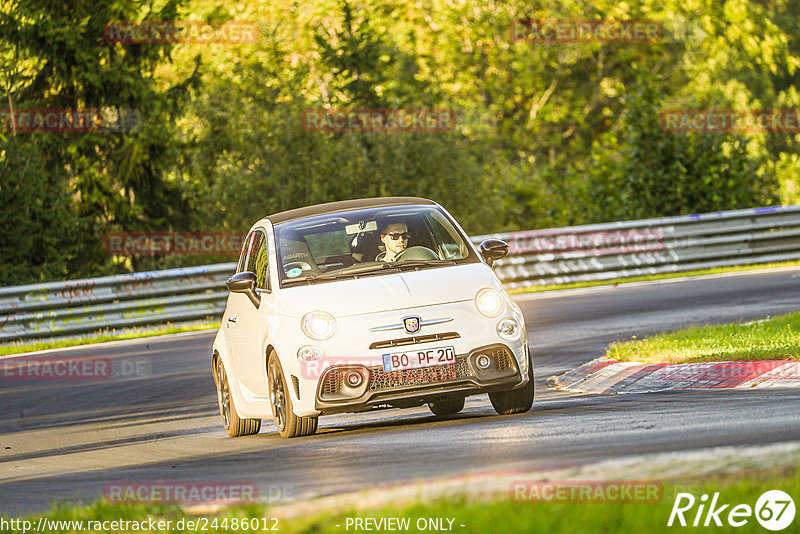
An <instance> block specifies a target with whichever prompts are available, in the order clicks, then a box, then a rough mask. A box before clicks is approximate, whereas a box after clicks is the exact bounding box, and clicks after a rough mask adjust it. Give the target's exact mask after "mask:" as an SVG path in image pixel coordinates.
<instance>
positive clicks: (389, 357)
mask: <svg viewBox="0 0 800 534" xmlns="http://www.w3.org/2000/svg"><path fill="white" fill-rule="evenodd" d="M451 363H456V350H455V348H453V347H439V348H436V349H425V350H409V351H406V352H395V353H394V354H384V355H383V370H384V371H386V372H390V371H402V370H403V369H419V368H421V367H434V366H436V365H449V364H451Z"/></svg>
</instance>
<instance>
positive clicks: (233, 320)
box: [228, 315, 236, 323]
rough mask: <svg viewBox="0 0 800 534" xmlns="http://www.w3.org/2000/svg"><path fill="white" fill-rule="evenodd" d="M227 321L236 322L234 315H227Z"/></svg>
mask: <svg viewBox="0 0 800 534" xmlns="http://www.w3.org/2000/svg"><path fill="white" fill-rule="evenodd" d="M228 322H229V323H235V322H236V316H235V315H232V316H230V317H228Z"/></svg>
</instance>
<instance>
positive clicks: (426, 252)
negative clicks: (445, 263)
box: [394, 246, 439, 261]
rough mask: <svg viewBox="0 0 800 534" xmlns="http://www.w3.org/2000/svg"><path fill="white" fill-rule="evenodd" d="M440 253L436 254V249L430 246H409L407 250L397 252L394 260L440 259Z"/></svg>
mask: <svg viewBox="0 0 800 534" xmlns="http://www.w3.org/2000/svg"><path fill="white" fill-rule="evenodd" d="M438 259H439V255H438V254H436V253H435V252H434V251H432V250H431V249H429V248H428V247H421V246H416V247H409V248H407V249H405V250H401V251H400V252H398V253H397V255H396V256H395V257H394V261H405V260H438Z"/></svg>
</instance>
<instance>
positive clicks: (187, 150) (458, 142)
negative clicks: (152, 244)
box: [0, 0, 800, 284]
mask: <svg viewBox="0 0 800 534" xmlns="http://www.w3.org/2000/svg"><path fill="white" fill-rule="evenodd" d="M798 12H800V0H775V1H773V2H770V3H768V5H767V4H764V5H762V3H757V2H754V1H753V0H728V1H724V2H714V1H711V0H689V1H686V0H684V1H681V2H678V1H675V0H667V1H666V2H663V1H660V2H656V1H654V0H636V1H635V2H632V3H623V4H619V3H615V2H608V1H605V0H602V1H596V2H594V3H593V5H592V6H587V5H585V4H584V3H579V2H572V1H567V2H564V3H560V4H559V5H550V4H544V3H539V2H533V3H531V2H529V1H527V0H525V1H522V0H513V1H511V2H499V1H498V2H496V1H492V0H487V1H484V2H469V1H467V0H424V1H421V2H406V1H405V0H365V1H363V2H358V1H355V0H308V1H305V2H296V1H292V0H250V1H248V2H233V1H230V0H223V1H219V0H213V1H212V0H166V1H164V0H162V1H160V2H158V1H156V2H147V3H145V2H140V1H137V0H64V1H61V2H47V1H44V0H2V2H0V87H2V101H3V102H4V104H3V105H0V107H3V108H4V109H5V110H9V109H10V110H14V109H52V108H78V109H81V108H98V109H107V108H112V109H117V110H123V111H124V110H135V111H136V113H137V114H138V115H137V126H136V127H135V128H133V129H131V130H125V131H92V132H24V131H15V129H14V128H13V127H9V124H8V123H7V121H6V122H4V123H3V124H4V130H3V131H0V253H1V254H2V256H3V261H2V262H0V283H3V284H16V283H25V282H36V281H44V280H55V279H66V278H76V277H82V276H90V275H99V274H107V273H114V272H124V271H128V270H141V269H148V268H161V267H168V266H173V265H180V264H195V263H197V262H198V261H201V262H213V261H222V260H224V259H225V258H220V257H199V256H185V257H176V256H156V257H136V258H132V259H129V258H124V257H113V256H109V255H107V254H106V253H105V251H104V250H103V246H102V240H103V236H104V235H105V234H106V233H108V232H111V231H173V230H174V231H188V230H219V231H227V232H243V231H245V230H246V229H247V228H248V227H249V225H250V224H251V223H252V222H253V221H254V220H255V219H256V218H258V217H260V216H262V215H264V214H267V213H269V212H274V211H279V210H283V209H289V208H293V207H297V206H302V205H308V204H312V203H317V202H326V201H332V200H340V199H348V198H358V197H365V196H377V195H395V194H398V195H420V196H425V197H429V198H433V199H435V200H438V201H439V202H441V203H442V204H443V205H444V206H445V207H447V208H448V209H449V210H450V211H451V212H452V213H453V214H454V215H455V216H456V217H457V218H458V220H459V221H460V222H462V224H463V225H464V226H465V228H466V229H467V231H468V232H470V233H473V234H477V233H484V232H493V231H504V230H513V229H526V228H541V227H552V226H560V225H573V224H583V223H593V222H602V221H610V220H621V219H632V218H640V217H651V216H662V215H676V214H685V213H695V212H703V211H712V210H721V209H732V208H741V207H750V206H756V205H768V204H776V203H779V202H783V203H793V202H797V201H798V196H800V190H798V180H797V176H798V168H800V159H799V158H800V136H798V135H797V133H796V132H760V133H759V132H755V133H752V132H739V133H702V132H696V133H685V132H674V131H666V130H665V129H664V128H662V125H661V124H660V123H659V112H661V111H662V110H665V109H736V110H739V109H753V110H757V109H798V108H800V92H798V87H799V85H798V82H799V81H800V79H799V78H800V73H798V66H800V21H799V20H798V18H797V16H796V14H797V13H798ZM187 19H196V20H203V21H208V22H210V23H214V24H218V23H222V22H224V21H229V20H238V21H246V22H255V23H257V25H258V39H257V41H256V42H254V43H244V44H226V43H215V44H200V43H195V44H192V43H179V44H122V43H115V42H108V41H107V40H106V39H104V28H106V25H107V24H109V23H110V22H111V21H120V20H130V21H167V20H187ZM522 19H532V20H626V19H637V20H638V19H646V20H651V21H657V22H659V23H661V24H662V25H663V28H664V38H663V39H660V40H658V41H655V42H599V41H579V42H553V43H542V42H533V41H530V40H513V39H512V38H511V31H510V28H511V25H512V23H513V22H514V21H517V20H522ZM326 107H327V108H334V109H378V108H387V109H399V108H435V109H448V110H453V112H454V113H455V114H457V117H458V119H457V121H456V126H455V128H454V129H452V130H450V131H444V132H441V131H431V132H391V131H389V132H353V131H350V132H346V131H345V132H343V131H310V130H309V129H307V128H304V126H303V117H304V112H305V111H307V110H309V109H321V108H326ZM12 126H13V125H12Z"/></svg>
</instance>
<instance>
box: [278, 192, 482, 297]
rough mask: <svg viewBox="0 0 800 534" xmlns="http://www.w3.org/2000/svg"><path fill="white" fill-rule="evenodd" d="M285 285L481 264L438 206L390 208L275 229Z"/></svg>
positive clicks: (286, 224) (333, 215)
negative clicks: (454, 265)
mask: <svg viewBox="0 0 800 534" xmlns="http://www.w3.org/2000/svg"><path fill="white" fill-rule="evenodd" d="M275 242H276V243H277V246H278V258H279V260H280V266H279V269H278V271H279V273H280V278H281V282H282V284H284V283H285V284H287V285H288V284H294V283H300V282H308V283H311V282H314V281H317V280H335V279H340V278H352V277H356V276H363V275H367V274H369V275H372V274H381V273H391V272H398V271H402V270H405V269H423V268H434V267H440V266H443V265H453V264H456V263H473V262H478V261H480V260H479V259H478V256H477V255H476V254H475V251H474V250H473V249H472V247H471V246H469V244H468V243H467V242H466V238H465V237H464V236H463V235H462V234H461V232H459V230H458V229H456V227H455V226H454V225H453V223H452V222H451V221H450V219H449V217H448V216H447V215H446V214H445V213H444V212H443V211H442V210H441V209H439V208H438V207H436V206H391V207H381V208H369V209H360V210H352V211H344V212H336V213H330V214H327V215H316V216H313V217H306V218H303V219H299V220H294V221H287V222H284V223H280V224H277V225H275Z"/></svg>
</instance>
